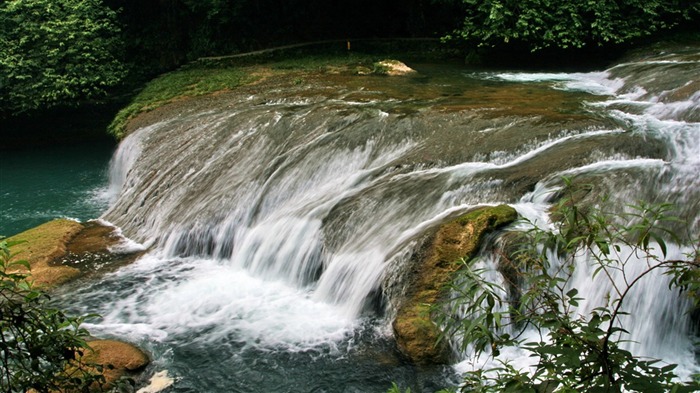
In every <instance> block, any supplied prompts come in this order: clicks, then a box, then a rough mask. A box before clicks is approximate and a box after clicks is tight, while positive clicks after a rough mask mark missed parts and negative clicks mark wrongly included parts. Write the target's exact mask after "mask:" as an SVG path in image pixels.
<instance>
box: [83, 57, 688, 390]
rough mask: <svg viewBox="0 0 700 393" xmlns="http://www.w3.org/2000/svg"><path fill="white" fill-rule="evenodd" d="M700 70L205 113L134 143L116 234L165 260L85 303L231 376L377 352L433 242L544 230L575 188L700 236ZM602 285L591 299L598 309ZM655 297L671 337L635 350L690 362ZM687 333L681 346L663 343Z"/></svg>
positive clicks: (334, 86) (334, 79)
mask: <svg viewBox="0 0 700 393" xmlns="http://www.w3.org/2000/svg"><path fill="white" fill-rule="evenodd" d="M667 60H668V59H667ZM664 61H666V60H664ZM659 66H660V67H661V68H658V67H659ZM697 68H698V67H697V62H694V61H682V60H677V61H676V60H672V61H671V60H669V62H668V63H667V62H663V63H661V64H657V63H655V62H654V61H649V60H640V61H633V62H629V63H625V64H621V65H619V66H616V67H613V68H611V69H609V70H607V71H604V72H596V73H577V74H532V73H507V74H506V73H483V72H478V73H474V72H465V71H464V70H461V69H454V68H445V69H444V70H441V71H440V72H437V71H435V70H434V69H430V68H428V69H427V71H426V74H425V75H421V74H419V76H414V77H407V78H398V79H391V78H374V77H367V78H362V77H356V76H329V75H325V76H321V77H316V78H311V77H310V78H309V79H308V80H306V81H305V83H303V84H299V85H293V84H291V83H290V84H289V85H285V86H284V87H283V88H280V87H274V88H269V89H265V88H260V87H251V88H250V89H248V90H246V89H245V88H242V89H241V90H239V91H236V92H233V93H230V94H222V95H220V96H216V97H209V98H208V101H207V109H201V105H195V106H193V109H187V110H183V111H182V113H181V114H180V115H179V116H177V117H174V118H171V119H168V120H167V121H164V122H160V123H156V124H154V125H152V126H149V127H145V128H141V129H139V130H136V131H134V132H133V133H132V134H131V135H129V136H128V137H127V138H126V139H125V140H124V141H123V142H122V144H121V145H120V147H119V150H118V151H117V153H116V155H115V159H114V160H113V169H112V190H113V192H114V194H115V195H117V194H118V196H117V197H116V199H115V202H114V203H113V205H112V206H111V207H110V209H109V210H108V212H107V213H105V215H104V216H103V219H105V220H106V221H109V222H111V223H113V224H114V225H116V226H118V227H119V228H121V230H122V231H123V232H124V234H125V235H126V236H128V237H129V238H131V239H133V240H135V241H137V242H139V243H142V244H144V245H145V246H148V247H150V250H151V251H150V252H149V253H148V254H147V255H146V256H144V257H143V258H142V259H141V260H139V261H137V262H136V263H135V264H133V265H131V266H128V267H125V268H123V269H120V270H119V271H118V272H115V273H113V274H111V275H109V276H107V277H105V279H104V280H103V281H102V282H100V283H98V284H95V285H93V286H90V287H89V288H85V289H81V290H80V291H79V293H80V294H81V296H80V297H83V295H84V296H85V297H90V298H91V299H92V300H91V301H93V302H95V303H96V304H99V303H98V302H100V301H103V302H104V305H103V306H102V307H103V309H102V310H96V311H98V312H100V313H101V314H102V315H103V316H104V320H103V321H102V322H100V323H96V324H94V326H91V327H92V328H93V329H96V330H102V331H105V332H108V333H111V334H116V335H124V336H128V337H130V338H131V339H132V340H134V341H143V340H151V341H153V342H157V343H164V344H163V345H170V347H168V348H170V349H168V350H167V351H172V350H173V349H172V348H173V347H177V346H181V347H183V348H189V346H191V345H202V346H207V345H214V344H213V343H225V345H226V346H228V347H230V348H231V350H230V351H231V352H227V353H228V355H227V356H230V358H231V359H230V361H232V362H239V361H242V360H240V359H241V356H242V355H240V351H249V350H250V351H253V350H254V351H262V352H264V353H272V352H275V351H277V350H285V351H290V352H293V353H298V354H302V353H307V352H309V351H311V352H313V353H316V352H314V351H322V352H323V353H324V354H329V353H330V354H333V353H343V354H346V353H347V352H343V351H347V348H345V349H343V348H341V347H342V345H341V344H340V343H345V344H344V345H346V346H347V347H348V348H350V347H352V346H353V345H356V344H357V342H358V341H362V340H361V339H358V338H357V337H356V336H355V334H356V333H355V332H357V331H358V330H361V329H362V327H361V326H364V324H365V323H367V321H377V320H378V321H379V322H372V323H378V324H379V325H381V326H382V327H385V326H387V325H389V324H390V321H389V320H387V316H389V317H390V316H391V315H392V310H391V304H392V302H391V301H388V300H391V299H387V297H393V296H400V294H401V291H402V289H401V288H402V285H403V284H402V283H401V282H400V279H401V277H402V274H403V273H402V269H404V264H405V262H406V260H407V259H408V258H409V256H410V254H411V253H412V252H413V250H414V248H415V247H417V246H418V245H419V243H420V242H419V240H420V237H421V235H423V234H424V233H425V231H426V230H428V229H430V228H434V227H436V226H437V225H439V224H440V223H441V222H443V221H444V220H445V219H446V218H447V217H450V216H451V215H454V214H458V213H460V212H463V211H466V210H468V209H470V208H472V207H474V206H479V205H489V204H500V203H507V204H511V205H513V206H514V207H516V208H517V209H518V211H519V212H520V214H521V215H522V216H525V217H528V218H530V219H531V220H532V221H533V222H536V223H537V225H542V226H546V225H548V222H549V221H548V220H549V217H548V214H547V212H548V207H549V203H550V201H551V198H552V194H553V193H554V192H555V191H556V190H558V189H559V188H560V187H561V185H562V182H561V177H562V176H573V175H576V176H577V177H579V178H582V179H584V180H585V181H590V182H591V183H594V184H595V185H596V188H597V189H598V190H599V192H600V193H607V194H609V195H610V201H611V202H610V204H611V206H619V208H620V209H623V208H624V205H625V204H628V203H633V202H634V201H635V200H637V199H645V200H649V201H652V202H654V201H657V202H661V201H663V202H674V203H677V204H678V211H679V215H680V216H681V217H682V218H683V219H686V220H687V221H688V222H689V223H690V224H691V234H690V235H691V237H692V236H695V237H697V233H698V230H700V221H699V220H700V215H699V214H698V212H699V211H700V206H699V205H698V203H700V202H698V201H700V183H698V182H697V180H696V176H697V173H699V171H700V161H699V160H698V159H699V158H700V154H699V150H698V146H699V142H698V141H700V125H699V123H698V122H697V121H698V119H697V112H698V100H699V98H698V97H700V96H699V95H698V93H696V92H695V93H688V92H687V91H686V90H688V89H691V90H692V89H695V88H694V87H693V86H697V79H696V78H697V75H698V73H697ZM431 70H432V71H431ZM419 71H420V68H419ZM431 72H432V73H431ZM657 72H662V73H664V76H665V77H664V80H663V82H662V83H657V82H655V80H654V78H652V77H651V76H650V75H654V74H655V73H657ZM674 73H675V74H674ZM670 75H678V77H677V78H675V79H674V78H672V77H671V76H670ZM666 76H668V78H666ZM688 86H690V87H688ZM695 90H697V89H695ZM197 108H200V109H197ZM517 229H518V228H515V230H517ZM683 250H685V249H684V248H683V247H681V246H679V247H678V249H675V248H674V253H675V252H682V251H683ZM674 255H675V254H674ZM581 271H582V273H583V272H585V268H583V267H582V268H581ZM581 285H582V286H583V285H584V284H583V283H581ZM594 287H595V285H594V286H593V287H591V288H590V293H589V294H587V296H584V297H589V298H590V299H591V301H592V302H595V301H596V300H595V299H596V298H597V297H598V296H599V295H597V294H595V293H594V291H593V289H594ZM652 287H653V288H654V290H656V289H658V290H662V289H663V288H665V287H666V285H665V283H664V282H662V281H661V278H659V279H658V280H657V279H656V278H652V279H650V280H648V282H645V284H644V287H643V291H644V292H649V291H651V289H652ZM657 287H658V288H657ZM115 292H118V293H119V296H118V299H112V297H113V294H114V293H115ZM584 295H586V294H584ZM639 298H640V299H642V298H643V299H647V300H648V299H652V298H653V299H659V300H663V302H664V304H666V303H668V305H664V306H657V308H656V309H657V310H665V311H663V312H662V313H661V314H663V315H660V316H659V321H660V322H659V323H658V324H655V325H649V326H646V327H645V326H637V325H641V324H642V322H636V321H632V322H630V324H631V325H632V326H634V329H635V331H636V332H639V333H638V334H639V335H640V336H639V340H640V341H643V342H644V347H642V348H637V349H638V350H639V351H640V352H641V353H644V354H649V355H651V356H663V357H665V356H666V354H668V356H669V359H678V358H674V357H673V356H672V355H673V353H680V352H683V353H684V354H690V349H691V348H690V347H689V345H688V343H689V341H687V336H688V330H683V329H686V328H683V327H682V326H685V322H683V321H679V320H677V319H674V318H677V317H678V318H681V317H679V316H678V315H680V311H679V310H681V309H682V308H683V307H684V305H683V304H680V303H678V302H677V301H676V298H675V295H674V294H670V295H661V294H657V295H654V296H651V297H650V296H647V295H646V293H645V294H644V295H641V294H640V295H639ZM630 306H631V307H635V308H636V307H640V309H641V308H642V307H654V306H650V305H648V304H646V305H642V304H639V305H630ZM85 307H86V308H87V306H85ZM630 312H631V313H633V314H634V313H636V312H645V311H636V309H635V310H630ZM671 325H672V326H674V327H673V334H672V335H668V336H667V337H666V338H658V337H656V338H655V334H656V333H655V332H658V331H659V330H662V329H665V330H668V331H670V330H669V329H671V328H669V326H671ZM382 331H383V330H382ZM635 334H637V333H635ZM635 337H637V336H635ZM683 340H686V341H683ZM149 342H150V341H149ZM319 348H324V349H323V350H321V349H319ZM661 348H664V351H662V350H661ZM678 348H681V349H678ZM637 349H635V350H637ZM167 351H166V352H167ZM175 351H176V352H177V350H175ZM197 353H199V352H197ZM255 353H256V354H257V355H256V356H262V355H260V353H261V352H255ZM275 353H276V352H275ZM163 356H165V355H163ZM183 356H184V355H183ZM342 356H346V355H342ZM683 359H684V360H683ZM683 359H682V361H686V362H687V364H688V370H691V369H693V367H695V366H694V365H695V364H696V363H695V361H694V360H693V359H692V356H691V355H688V357H685V358H683ZM676 361H681V360H676ZM235 364H237V367H238V366H240V363H235ZM244 368H245V367H244ZM182 372H183V373H185V371H182ZM190 378H195V377H194V376H191V375H190ZM254 379H255V377H253V380H254ZM198 386H199V385H198ZM221 386H226V385H221ZM195 390H196V389H195ZM309 390H311V389H309Z"/></svg>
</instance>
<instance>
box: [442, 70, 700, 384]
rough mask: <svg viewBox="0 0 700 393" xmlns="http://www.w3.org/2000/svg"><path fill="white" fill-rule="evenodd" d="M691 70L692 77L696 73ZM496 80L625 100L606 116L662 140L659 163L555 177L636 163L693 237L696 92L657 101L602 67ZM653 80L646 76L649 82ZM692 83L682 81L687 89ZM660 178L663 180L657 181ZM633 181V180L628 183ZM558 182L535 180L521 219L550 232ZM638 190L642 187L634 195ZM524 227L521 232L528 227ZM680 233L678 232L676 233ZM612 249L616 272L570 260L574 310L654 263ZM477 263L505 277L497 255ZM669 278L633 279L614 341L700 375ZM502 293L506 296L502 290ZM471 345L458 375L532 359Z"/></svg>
mask: <svg viewBox="0 0 700 393" xmlns="http://www.w3.org/2000/svg"><path fill="white" fill-rule="evenodd" d="M696 63H697V62H660V63H658V62H653V61H652V62H640V63H628V64H624V65H619V66H617V67H615V68H617V69H619V68H623V67H629V68H635V67H640V68H641V67H645V66H648V65H650V64H664V65H669V64H672V65H675V64H694V65H695V64H696ZM697 75H698V74H697V73H696V74H695V76H696V77H697ZM496 77H497V78H501V79H506V80H514V81H521V82H542V81H548V82H554V85H553V87H555V88H563V89H571V90H578V89H584V90H586V91H589V92H591V93H594V94H609V95H612V97H611V98H610V99H609V100H606V101H602V102H596V103H594V104H593V106H595V107H602V108H616V107H619V106H620V104H625V105H626V106H627V107H626V110H619V109H610V112H609V114H610V116H611V117H612V118H614V119H618V120H619V121H620V123H621V124H625V125H626V127H625V128H627V129H628V130H629V131H627V132H634V133H639V134H642V135H644V137H645V138H658V139H660V140H663V141H664V146H665V147H666V149H667V152H666V156H665V158H664V159H663V160H660V159H649V158H642V157H639V158H634V159H625V158H622V159H606V160H601V161H599V162H596V163H593V164H589V165H585V166H581V167H577V168H572V169H568V170H565V171H562V172H560V173H558V174H557V175H558V176H574V175H585V174H595V173H598V174H604V175H606V176H610V174H611V173H615V172H616V171H619V170H628V169H632V168H638V169H641V170H643V172H645V173H647V176H650V177H651V178H652V179H653V178H656V179H658V180H657V182H656V183H652V184H653V187H655V190H654V191H653V192H652V195H658V196H661V198H665V199H662V201H666V202H669V201H670V202H673V203H675V204H677V205H678V206H680V209H679V211H680V213H681V214H680V218H681V219H684V220H685V221H686V222H687V223H688V225H689V226H690V228H692V229H691V232H692V233H694V234H693V235H691V237H690V241H691V242H692V241H697V236H698V234H697V230H698V228H699V226H698V220H699V219H700V215H699V214H698V196H699V192H698V191H699V190H700V182H698V180H697V175H698V174H699V173H700V123H698V122H692V121H686V120H683V119H686V118H689V117H691V116H690V115H689V113H690V114H692V113H694V112H697V111H698V109H700V99H699V97H700V92H695V93H693V94H692V95H691V96H690V97H689V98H688V99H682V100H681V101H670V102H664V101H662V100H660V99H659V98H658V97H663V96H665V95H667V94H668V91H663V90H662V91H660V92H658V91H657V92H656V93H655V94H651V93H649V92H647V90H646V89H645V88H644V87H639V86H636V87H634V88H633V89H632V90H631V92H630V89H629V87H628V88H627V90H624V89H623V88H624V87H625V86H626V85H627V84H628V83H629V81H624V80H622V79H618V78H615V79H612V77H611V76H610V74H609V73H608V72H605V73H597V72H596V73H591V74H524V73H523V74H518V73H513V74H498V75H497V76H496ZM651 80H653V79H651ZM696 81H697V80H692V81H690V82H688V83H686V84H684V85H682V87H684V86H688V85H690V83H692V82H696ZM662 179H663V180H662ZM633 184H634V183H633ZM636 187H642V188H643V187H648V186H646V185H645V182H644V181H643V180H640V181H638V182H637V183H636ZM557 189H558V187H557V186H555V187H552V186H549V187H548V186H545V183H540V184H538V187H537V189H536V190H535V191H534V192H532V193H530V194H527V195H525V196H524V197H523V198H522V200H521V201H520V203H518V204H516V205H515V207H516V208H517V210H518V212H519V213H520V215H521V216H523V217H525V218H527V219H528V220H529V221H530V222H531V223H532V224H534V225H537V226H539V227H541V228H544V229H550V230H553V227H552V226H551V225H550V223H549V218H548V217H547V214H546V209H547V206H548V205H547V203H546V201H548V200H549V199H550V198H551V196H552V195H553V194H554V193H556V191H557ZM639 191H642V192H641V193H640V192H639ZM644 191H645V190H639V189H637V190H633V189H628V190H625V189H620V190H614V191H612V197H613V199H612V200H613V201H620V202H616V203H623V202H627V203H636V200H635V199H634V198H639V197H640V195H643V196H648V195H649V194H648V193H645V192H644ZM528 227H529V225H525V226H523V227H522V229H527V228H528ZM678 235H679V236H683V235H684V234H681V233H678ZM619 247H620V248H621V249H620V250H619V251H617V252H615V251H614V250H613V251H614V252H615V254H616V258H615V259H616V260H619V261H622V262H623V263H624V268H623V269H622V270H623V271H624V273H623V272H622V271H621V270H615V269H608V274H609V275H610V276H608V275H606V274H604V273H598V274H597V275H596V274H594V271H595V269H596V268H598V267H599V265H598V264H596V263H595V262H594V261H593V258H592V257H591V256H590V255H588V254H585V255H577V256H576V258H575V263H574V265H575V272H574V274H573V276H572V277H571V278H570V281H569V282H568V283H567V288H569V289H570V288H576V289H578V291H579V295H580V296H581V297H582V298H583V301H582V302H580V305H579V307H578V308H576V313H577V314H578V315H579V316H582V317H584V318H586V317H587V316H589V315H590V313H591V312H592V311H593V310H594V309H595V308H597V307H601V306H610V305H611V304H612V301H613V300H615V299H618V298H619V297H620V292H619V291H620V290H624V288H625V287H626V286H627V285H629V284H630V283H631V282H633V281H634V279H635V278H637V277H639V276H642V275H643V274H644V272H645V271H646V270H647V269H648V268H649V266H651V265H650V263H652V264H653V262H654V261H653V260H649V259H648V257H646V256H645V255H644V253H640V252H639V251H635V250H632V249H630V248H629V247H626V246H624V245H620V246H619ZM651 247H652V249H654V250H655V251H656V254H655V255H654V256H653V257H654V258H657V259H658V260H683V259H686V258H687V256H688V255H691V254H692V253H693V251H694V248H693V247H691V246H678V245H674V244H671V245H670V246H669V248H668V250H667V253H666V254H665V255H662V254H661V252H660V249H661V247H659V245H658V244H655V243H652V244H651ZM481 258H482V259H483V261H482V262H480V263H479V264H478V266H477V267H480V268H485V269H487V271H488V272H490V273H488V274H489V275H490V276H491V280H492V281H493V282H495V283H497V284H499V285H501V286H506V283H505V280H504V279H503V277H501V275H500V273H499V272H498V271H497V266H498V256H496V255H489V254H485V255H483V256H482V257H481ZM549 259H550V261H551V263H552V269H553V271H554V270H556V269H557V267H558V266H559V265H560V264H561V263H562V262H561V261H560V260H559V258H558V257H557V256H555V255H550V257H549ZM669 282H670V277H669V276H667V275H664V274H663V270H661V269H660V270H655V271H653V272H652V273H651V274H648V275H645V276H644V278H642V279H641V280H640V281H639V282H637V283H635V284H634V286H633V287H632V290H631V291H630V292H629V293H628V294H627V295H626V297H625V302H624V306H623V308H622V311H623V312H626V313H628V315H623V316H621V317H620V320H619V325H620V326H624V328H625V329H626V330H627V331H628V332H629V334H625V333H621V334H620V335H618V336H617V339H619V340H621V342H622V347H623V348H626V349H628V350H630V351H632V353H633V354H635V355H636V356H640V357H643V358H648V359H661V361H662V363H661V364H662V365H664V364H677V365H678V367H677V369H676V370H675V372H676V374H677V375H678V376H679V378H680V379H682V380H689V379H690V378H691V377H692V375H693V374H697V373H698V372H700V365H699V364H698V359H697V356H696V346H695V343H694V338H693V335H694V333H697V332H694V329H693V327H692V326H691V321H690V320H689V313H690V311H691V310H692V305H691V302H690V300H689V299H688V298H687V297H686V296H685V295H684V294H681V293H680V292H679V291H678V290H669ZM504 297H505V295H504ZM512 333H513V334H520V335H521V336H520V337H521V338H522V339H524V340H525V341H526V342H527V341H531V342H539V341H542V340H546V338H545V337H544V335H546V332H544V333H539V332H537V331H536V330H534V329H530V330H526V331H524V332H520V331H518V332H512ZM471 351H473V349H469V350H468V351H467V352H466V353H465V354H464V360H463V361H462V362H460V363H459V364H458V365H456V369H457V370H459V371H460V372H466V371H469V370H475V369H479V368H486V369H491V368H497V367H500V365H501V363H502V362H508V363H510V364H512V365H514V366H515V367H516V369H521V370H527V369H531V368H533V367H534V366H535V364H536V363H537V358H533V357H531V356H530V353H529V352H528V351H526V350H524V349H521V348H517V347H508V348H505V349H504V350H502V351H501V353H500V355H499V356H497V357H493V356H492V355H491V354H490V353H488V352H487V353H485V354H482V355H481V356H480V357H476V356H475V355H474V354H473V352H471Z"/></svg>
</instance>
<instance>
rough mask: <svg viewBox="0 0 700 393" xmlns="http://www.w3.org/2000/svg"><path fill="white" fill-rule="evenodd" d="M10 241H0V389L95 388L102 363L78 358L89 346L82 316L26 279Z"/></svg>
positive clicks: (10, 391)
mask: <svg viewBox="0 0 700 393" xmlns="http://www.w3.org/2000/svg"><path fill="white" fill-rule="evenodd" d="M13 245H14V244H13V243H8V242H7V241H6V240H2V241H0V391H2V392H6V393H13V392H26V391H27V390H29V389H34V390H35V391H37V392H39V393H47V392H50V391H55V392H57V391H62V392H63V391H84V389H87V388H88V387H90V388H91V389H93V390H96V389H99V388H100V386H102V384H103V383H104V377H103V376H102V374H101V371H102V366H101V365H96V364H86V363H85V362H83V361H82V360H81V359H80V357H81V355H82V354H83V353H85V351H89V350H90V349H89V347H88V346H87V344H86V342H85V338H86V337H87V336H88V333H87V331H86V330H84V329H82V328H81V327H80V324H81V323H82V321H83V318H73V317H68V316H66V315H65V314H64V313H63V312H61V311H60V310H57V309H54V308H51V307H50V306H48V304H47V302H48V300H49V297H48V295H47V294H46V293H44V292H42V291H40V290H38V289H36V288H34V287H33V286H32V284H31V283H30V282H29V281H27V275H26V274H22V273H19V272H18V271H27V270H28V269H29V264H28V263H27V262H26V261H15V260H13V257H14V256H13V255H12V254H11V252H10V247H12V246H13Z"/></svg>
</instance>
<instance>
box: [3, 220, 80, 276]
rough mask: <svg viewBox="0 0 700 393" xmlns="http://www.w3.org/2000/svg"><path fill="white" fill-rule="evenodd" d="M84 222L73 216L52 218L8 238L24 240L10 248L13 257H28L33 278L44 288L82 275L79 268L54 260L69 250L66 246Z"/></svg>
mask: <svg viewBox="0 0 700 393" xmlns="http://www.w3.org/2000/svg"><path fill="white" fill-rule="evenodd" d="M82 229H83V225H82V224H80V223H79V222H76V221H72V220H65V219H60V220H53V221H49V222H47V223H45V224H42V225H39V226H38V227H35V228H32V229H29V230H27V231H24V232H22V233H19V234H17V235H15V236H12V237H10V238H8V239H7V241H8V242H14V241H19V242H22V243H20V244H17V245H15V246H13V247H12V248H11V251H12V253H13V254H15V256H14V257H13V260H26V261H27V262H29V264H30V266H31V280H32V281H34V284H35V285H37V286H39V287H41V288H50V287H53V286H56V285H59V284H62V283H65V282H67V281H70V280H72V279H74V278H76V277H78V276H79V275H80V270H78V269H76V268H72V267H68V266H62V265H58V266H54V265H52V262H53V261H54V260H55V259H57V258H60V257H62V256H63V255H65V254H66V252H67V249H66V246H67V245H68V243H69V242H70V241H71V239H73V238H74V237H75V236H76V235H77V234H78V233H79V232H80V231H81V230H82Z"/></svg>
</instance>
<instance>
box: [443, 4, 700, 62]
mask: <svg viewBox="0 0 700 393" xmlns="http://www.w3.org/2000/svg"><path fill="white" fill-rule="evenodd" d="M462 2H463V3H464V12H465V13H466V17H465V18H464V23H463V26H462V27H461V28H460V29H457V30H455V31H454V32H453V33H452V34H449V35H447V36H446V37H445V38H446V39H447V40H451V39H457V40H464V41H466V42H468V43H469V44H471V45H478V46H487V47H496V46H500V47H503V46H514V45H515V46H518V45H522V46H526V47H528V48H529V49H531V50H532V51H536V50H539V49H543V48H550V47H551V48H559V49H569V48H582V47H585V46H603V45H606V46H607V45H611V44H622V43H631V42H633V41H634V40H636V39H639V38H641V37H647V36H650V35H653V34H657V33H659V32H660V31H662V30H668V29H670V28H673V27H675V26H678V25H679V24H689V25H690V22H689V21H691V20H694V19H695V20H697V18H698V16H699V15H700V4H699V3H697V2H689V1H685V0H651V1H649V0H615V1H578V0H562V1H550V0H526V1H520V0H486V1H482V0H462Z"/></svg>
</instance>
